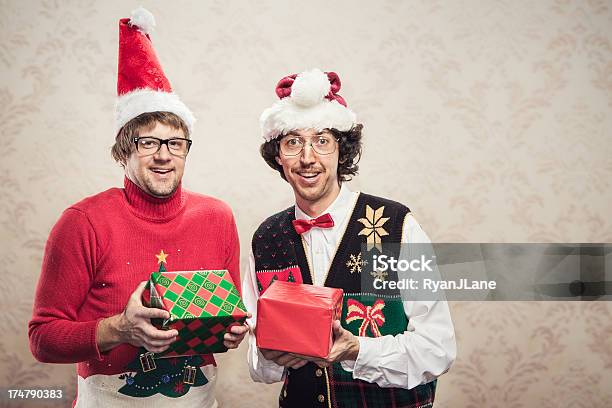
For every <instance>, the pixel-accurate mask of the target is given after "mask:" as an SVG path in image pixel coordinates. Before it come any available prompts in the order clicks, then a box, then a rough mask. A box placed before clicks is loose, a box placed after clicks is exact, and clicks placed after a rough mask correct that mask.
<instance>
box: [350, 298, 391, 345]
mask: <svg viewBox="0 0 612 408" xmlns="http://www.w3.org/2000/svg"><path fill="white" fill-rule="evenodd" d="M347 305H348V309H347V314H346V322H347V323H351V322H353V321H356V320H357V321H358V320H363V322H362V323H361V326H360V327H359V335H360V336H365V335H366V330H367V328H368V325H369V326H370V330H371V331H372V334H373V335H374V337H380V336H381V334H380V330H379V329H378V327H379V326H382V325H383V324H385V315H383V312H382V309H383V308H384V307H385V302H384V301H383V300H382V299H378V300H377V301H376V302H374V304H373V305H372V306H364V305H363V304H362V303H360V302H358V301H357V300H354V299H349V300H348V301H347Z"/></svg>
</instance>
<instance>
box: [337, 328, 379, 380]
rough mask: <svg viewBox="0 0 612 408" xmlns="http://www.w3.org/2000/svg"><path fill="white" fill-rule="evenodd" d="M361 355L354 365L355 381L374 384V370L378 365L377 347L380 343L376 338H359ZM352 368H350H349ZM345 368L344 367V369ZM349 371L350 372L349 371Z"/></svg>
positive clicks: (358, 355)
mask: <svg viewBox="0 0 612 408" xmlns="http://www.w3.org/2000/svg"><path fill="white" fill-rule="evenodd" d="M358 340H359V353H358V354H357V358H356V359H355V361H354V362H353V364H352V367H351V368H352V370H350V371H352V372H353V379H355V380H364V381H367V382H374V379H375V378H374V376H373V375H372V374H373V373H372V368H371V367H376V363H377V360H378V359H377V347H378V344H379V342H378V341H376V339H375V338H369V337H358ZM378 362H380V361H378ZM349 367H350V366H349ZM342 368H344V366H343V367H342ZM347 371H349V370H347Z"/></svg>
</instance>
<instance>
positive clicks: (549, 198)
mask: <svg viewBox="0 0 612 408" xmlns="http://www.w3.org/2000/svg"><path fill="white" fill-rule="evenodd" d="M142 3H143V5H144V6H145V7H147V8H148V9H149V10H151V11H152V12H153V14H154V15H155V16H156V19H157V23H158V28H157V30H156V33H155V34H154V35H153V41H154V43H155V46H156V48H157V51H158V53H159V56H160V59H161V61H162V65H163V66H164V67H165V69H166V72H167V74H168V76H169V77H170V79H171V81H172V82H173V86H174V88H175V90H176V91H177V92H178V93H179V94H180V95H181V96H182V98H183V100H184V101H185V102H186V103H187V104H188V105H189V106H190V107H191V108H192V110H193V111H194V112H195V113H196V115H197V116H198V118H199V122H198V123H197V129H196V133H195V135H194V140H195V141H194V147H193V150H192V152H191V154H190V157H189V160H188V163H187V170H186V177H185V185H186V186H187V187H188V188H189V189H191V190H194V191H198V192H202V193H205V194H210V195H213V196H217V197H220V198H222V199H223V200H225V201H227V202H228V203H229V204H230V205H231V206H232V208H233V209H234V211H235V215H236V219H237V222H238V228H239V231H240V238H241V240H242V265H243V266H244V265H245V264H246V262H247V258H246V256H247V254H248V249H249V242H250V237H251V234H252V233H253V231H254V229H255V228H256V227H257V225H258V224H259V223H260V222H261V220H263V219H264V218H265V217H266V216H268V215H270V214H271V213H273V212H275V211H276V210H278V209H280V208H283V207H284V206H287V205H289V204H290V203H291V202H292V195H291V190H290V188H289V187H288V185H287V184H286V183H284V182H283V181H282V180H280V178H279V177H278V176H277V175H276V174H275V173H274V172H273V171H272V170H271V169H269V168H268V167H267V166H266V165H265V163H264V162H263V160H261V159H260V158H259V156H258V146H259V144H260V142H261V139H260V136H259V133H258V117H259V114H260V113H261V111H262V110H263V109H264V108H265V107H267V106H269V105H270V104H271V103H272V102H273V101H274V100H275V95H274V86H275V84H276V82H277V80H278V79H280V78H281V77H282V76H284V75H286V74H289V73H294V72H299V71H302V70H304V69H306V68H310V67H320V68H322V69H325V70H334V71H336V72H338V73H339V75H340V78H341V79H342V81H343V87H342V91H341V92H340V93H341V95H343V96H344V97H345V98H346V100H347V101H348V104H349V106H350V107H351V108H352V109H353V110H354V111H355V112H356V113H357V114H358V117H359V119H360V120H361V121H362V122H363V123H364V124H365V129H364V130H365V150H364V156H363V159H362V161H361V174H360V176H359V177H357V178H356V179H355V180H354V181H352V182H351V188H353V189H355V190H363V191H367V192H369V193H372V194H377V195H383V196H387V197H389V198H392V199H395V200H397V201H401V202H404V203H406V204H407V205H409V206H410V207H411V208H412V209H413V211H414V213H415V216H416V217H417V219H418V220H419V221H420V223H421V224H422V226H423V228H424V229H425V230H426V231H427V232H428V233H429V235H430V236H431V238H432V239H433V240H435V241H438V242H612V218H611V217H610V210H609V208H610V203H611V202H612V189H611V182H610V180H611V179H612V143H611V142H612V115H611V112H612V3H611V2H610V1H605V0H584V1H579V0H542V1H536V2H534V1H524V0H517V1H493V0H491V1H482V0H481V1H475V0H472V1H467V0H466V1H451V2H449V1H435V0H434V1H390V0H384V1H369V2H366V1H335V2H324V1H319V0H316V1H309V2H275V1H269V0H263V1H258V2H248V1H231V2H228V1H206V2H195V1H193V2H188V1H177V2H172V4H170V3H167V2H161V1H157V2H152V1H144V2H142ZM140 4H141V2H134V1H104V2H93V1H76V0H75V1H40V0H32V1H27V2H21V1H7V0H3V1H0V34H1V35H0V66H1V67H2V76H1V78H0V102H1V106H2V110H1V112H0V117H1V119H0V127H1V129H2V149H3V150H2V151H3V155H2V158H3V160H2V161H1V166H2V171H1V172H0V182H1V184H2V186H3V190H2V191H3V193H2V199H1V200H0V224H1V228H2V229H1V231H2V232H1V237H2V262H1V263H0V268H1V274H2V275H1V276H2V279H0V295H1V296H0V307H1V310H3V311H4V312H3V313H2V316H1V317H0V322H1V323H2V325H1V327H2V336H1V337H0V388H5V387H6V388H18V387H21V388H24V387H29V386H45V385H46V386H49V387H52V386H62V387H66V389H67V390H68V392H69V393H71V394H73V393H74V389H75V374H74V368H73V367H72V366H60V365H44V364H40V363H37V362H35V361H34V359H33V358H32V356H31V355H30V352H29V349H28V345H27V344H28V343H27V332H26V322H27V320H28V319H29V317H30V315H31V307H32V297H33V293H34V288H35V285H36V282H37V279H38V275H39V271H40V264H41V258H42V252H43V247H44V243H45V240H46V237H47V234H48V233H49V230H50V228H51V226H52V225H53V224H54V222H55V221H56V220H57V218H58V217H59V215H60V213H61V211H62V210H63V209H64V208H65V207H67V206H68V205H69V204H71V203H73V202H75V201H77V200H79V199H81V198H82V197H84V196H87V195H91V194H95V193H96V192H99V191H101V190H103V189H106V188H108V187H110V186H120V185H121V184H122V171H121V169H120V168H119V167H118V166H117V165H116V164H114V163H113V161H112V159H111V157H110V154H109V148H110V146H111V145H112V143H113V104H114V97H115V85H116V63H117V24H118V19H119V18H121V17H127V16H128V15H129V12H130V11H131V10H132V9H133V8H135V7H137V6H138V5H140ZM58 296H61V294H58ZM451 308H452V313H453V319H454V322H455V325H456V331H457V340H458V347H459V355H458V359H457V361H456V363H455V364H454V366H453V367H452V369H451V371H450V372H449V373H448V374H446V375H444V376H443V377H442V378H441V380H440V382H439V393H438V398H437V404H436V406H438V407H534V406H538V407H546V408H548V407H550V408H553V407H555V408H556V407H609V406H612V380H611V378H612V306H611V305H609V304H608V303H604V302H593V303H560V302H559V303H527V302H523V303H519V302H499V303H493V302H487V303H485V302H483V303H460V302H456V303H452V304H451ZM219 360H220V367H221V374H220V381H219V387H218V399H219V401H220V402H221V403H222V406H225V407H247V406H249V407H268V406H274V402H275V399H276V396H277V392H278V388H279V387H278V385H270V386H267V385H262V384H255V383H253V382H251V381H250V379H249V375H248V370H247V366H246V347H241V348H240V349H239V350H238V351H237V352H233V353H228V354H226V355H223V356H221V357H220V358H219ZM0 406H6V407H18V406H20V404H19V403H14V402H8V401H7V400H6V398H5V397H4V396H2V397H0ZM21 406H26V404H21ZM36 406H37V407H42V406H45V404H38V403H37V404H36Z"/></svg>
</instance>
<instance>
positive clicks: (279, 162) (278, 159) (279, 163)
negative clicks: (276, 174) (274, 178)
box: [274, 156, 283, 166]
mask: <svg viewBox="0 0 612 408" xmlns="http://www.w3.org/2000/svg"><path fill="white" fill-rule="evenodd" d="M274 160H276V162H277V163H278V165H279V166H282V165H283V161H282V160H281V158H280V156H276V157H275V158H274Z"/></svg>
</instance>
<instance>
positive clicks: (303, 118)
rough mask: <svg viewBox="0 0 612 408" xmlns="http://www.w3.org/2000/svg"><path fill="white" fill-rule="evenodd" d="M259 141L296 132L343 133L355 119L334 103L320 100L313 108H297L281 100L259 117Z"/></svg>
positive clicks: (290, 100)
mask: <svg viewBox="0 0 612 408" xmlns="http://www.w3.org/2000/svg"><path fill="white" fill-rule="evenodd" d="M259 123H260V125H261V131H262V136H263V138H264V139H265V140H266V141H267V142H269V141H270V140H273V139H275V138H277V137H278V136H280V135H283V134H286V133H288V132H291V131H293V130H297V129H315V130H317V131H320V130H323V129H331V128H334V129H337V130H339V131H342V132H345V131H348V130H351V129H352V128H353V126H355V124H356V123H357V116H356V115H355V113H354V112H353V111H351V110H350V109H349V108H347V107H345V106H343V105H341V104H340V103H338V102H337V101H330V100H327V99H324V100H322V101H321V102H319V103H317V104H316V105H314V106H306V107H305V106H300V105H297V104H296V103H294V102H293V101H292V98H283V99H281V100H279V101H277V102H276V103H275V104H274V105H272V106H271V107H270V108H268V109H266V110H265V111H264V112H263V113H262V114H261V117H260V118H259Z"/></svg>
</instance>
